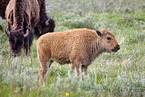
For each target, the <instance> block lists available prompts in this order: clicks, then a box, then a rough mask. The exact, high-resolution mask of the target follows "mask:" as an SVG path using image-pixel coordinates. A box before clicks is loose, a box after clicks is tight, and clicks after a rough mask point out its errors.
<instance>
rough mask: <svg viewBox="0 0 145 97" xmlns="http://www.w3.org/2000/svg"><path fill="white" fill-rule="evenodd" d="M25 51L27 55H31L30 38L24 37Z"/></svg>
mask: <svg viewBox="0 0 145 97" xmlns="http://www.w3.org/2000/svg"><path fill="white" fill-rule="evenodd" d="M24 52H25V54H26V55H29V38H28V37H26V38H25V39H24Z"/></svg>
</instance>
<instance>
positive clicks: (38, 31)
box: [0, 0, 55, 37]
mask: <svg viewBox="0 0 145 97" xmlns="http://www.w3.org/2000/svg"><path fill="white" fill-rule="evenodd" d="M9 1H10V0H1V1H0V16H1V17H2V18H5V10H6V6H7V5H8V3H9ZM38 3H39V9H40V13H39V17H40V18H39V22H38V24H37V26H36V27H35V29H34V30H35V31H34V34H35V35H36V36H37V37H39V36H41V35H42V34H45V33H47V32H53V31H54V28H55V21H54V20H53V19H52V18H50V17H48V16H47V15H46V12H45V0H38Z"/></svg>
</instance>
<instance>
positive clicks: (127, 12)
mask: <svg viewBox="0 0 145 97" xmlns="http://www.w3.org/2000/svg"><path fill="white" fill-rule="evenodd" d="M46 4H47V7H46V10H47V11H46V12H47V14H48V16H49V17H53V18H54V19H55V21H56V28H55V31H66V30H70V29H75V28H89V29H92V30H96V29H103V28H105V29H108V30H110V31H111V32H113V34H114V35H115V37H116V39H117V41H118V42H119V44H120V46H121V49H120V50H119V51H118V52H117V53H105V54H103V55H101V56H99V57H98V58H97V59H96V60H95V61H94V62H93V63H92V65H91V66H89V68H88V75H87V76H86V77H84V79H83V80H82V78H81V77H77V76H73V75H72V70H71V64H66V65H60V64H58V63H56V62H54V63H53V64H52V67H51V68H50V71H49V73H48V76H47V85H46V86H42V85H39V81H38V80H39V78H38V71H39V66H40V64H39V60H38V58H37V49H36V40H37V38H35V39H34V41H33V45H32V47H31V51H30V56H25V54H24V52H23V51H22V55H21V56H19V57H10V56H9V54H10V47H9V43H8V39H7V37H6V35H5V33H4V29H6V21H5V20H4V19H1V18H0V25H1V26H2V27H3V30H0V96H1V97H8V96H11V97H16V96H22V97H36V96H39V97H45V96H46V97H60V96H61V97H65V96H70V97H74V96H75V97H80V96H81V97H95V96H98V97H105V96H107V97H108V96H109V97H112V96H117V97H118V96H123V97H124V96H126V97H132V96H133V97H143V96H145V76H144V75H145V3H144V0H46Z"/></svg>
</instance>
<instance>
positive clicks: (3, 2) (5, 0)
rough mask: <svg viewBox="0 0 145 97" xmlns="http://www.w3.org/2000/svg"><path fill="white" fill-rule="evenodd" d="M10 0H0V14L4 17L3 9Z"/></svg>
mask: <svg viewBox="0 0 145 97" xmlns="http://www.w3.org/2000/svg"><path fill="white" fill-rule="evenodd" d="M9 1H10V0H0V16H1V17H2V18H5V10H6V7H7V5H8V3H9Z"/></svg>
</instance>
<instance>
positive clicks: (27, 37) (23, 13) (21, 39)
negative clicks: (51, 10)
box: [5, 0, 39, 55]
mask: <svg viewBox="0 0 145 97" xmlns="http://www.w3.org/2000/svg"><path fill="white" fill-rule="evenodd" d="M5 18H6V21H7V29H6V34H7V36H8V38H9V43H10V48H11V55H16V54H18V53H20V51H21V49H22V47H23V48H24V50H25V53H26V55H29V49H30V45H31V43H32V40H33V36H34V35H33V28H34V26H35V25H36V24H37V22H38V20H39V4H38V1H37V0H11V1H10V2H9V4H8V5H7V8H6V11H5Z"/></svg>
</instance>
